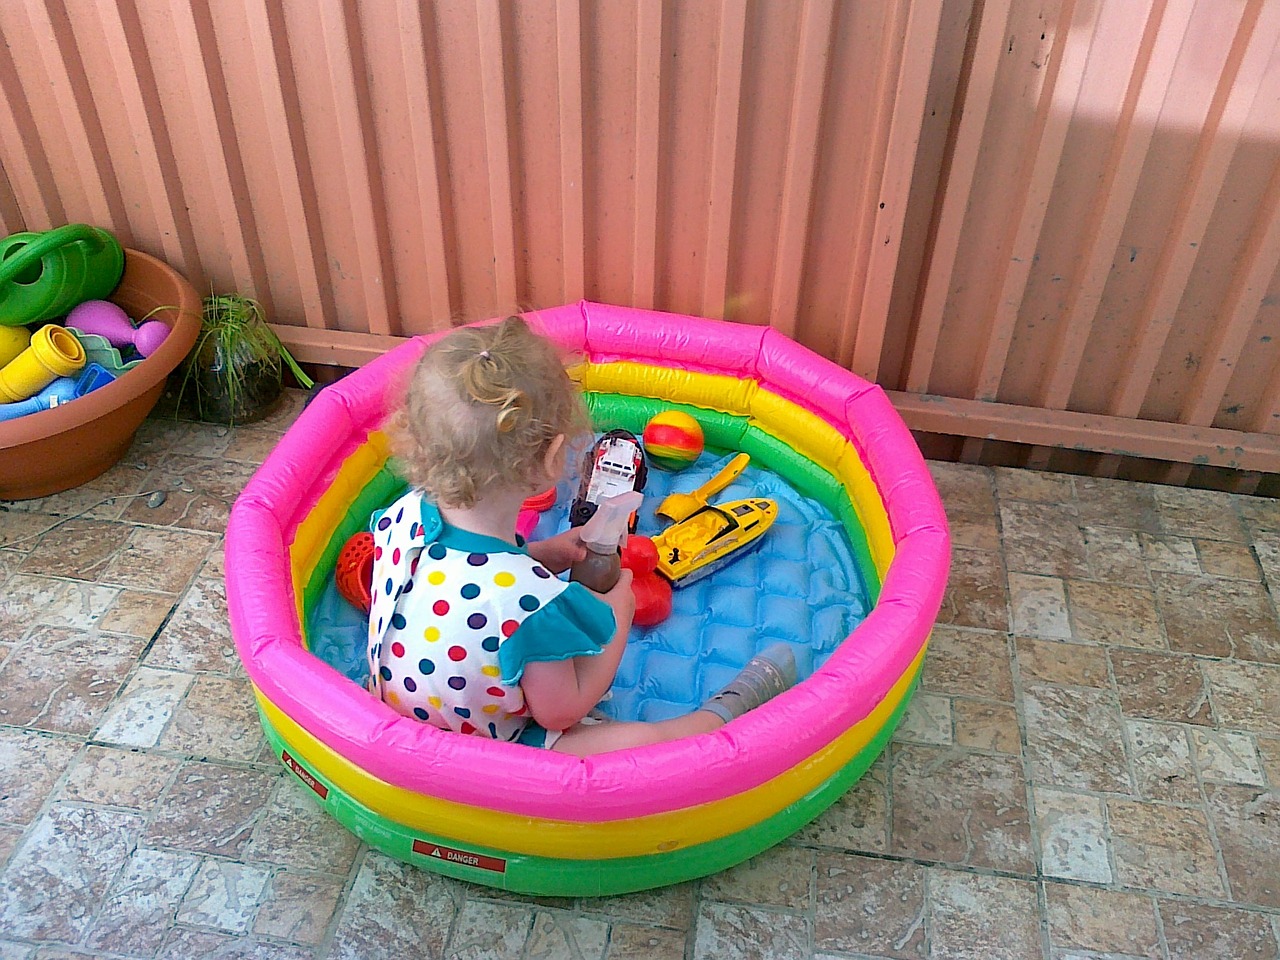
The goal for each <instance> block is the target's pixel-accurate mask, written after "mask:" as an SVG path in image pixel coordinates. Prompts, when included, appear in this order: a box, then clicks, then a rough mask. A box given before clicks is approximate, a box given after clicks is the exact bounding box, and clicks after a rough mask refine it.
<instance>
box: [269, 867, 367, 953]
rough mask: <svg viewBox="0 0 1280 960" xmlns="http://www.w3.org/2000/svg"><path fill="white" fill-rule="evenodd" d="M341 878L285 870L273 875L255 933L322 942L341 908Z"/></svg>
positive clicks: (282, 938) (308, 941) (301, 940)
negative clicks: (339, 903)
mask: <svg viewBox="0 0 1280 960" xmlns="http://www.w3.org/2000/svg"><path fill="white" fill-rule="evenodd" d="M344 886H345V882H344V881H343V879H342V878H341V877H332V876H325V875H323V874H314V873H294V872H293V871H291V870H282V871H280V872H279V873H277V874H276V875H275V876H274V877H272V878H271V883H270V885H269V886H268V888H267V891H266V893H265V894H264V895H263V898H262V904H261V906H260V907H259V908H258V914H257V916H256V917H255V918H254V921H253V932H254V933H257V934H261V935H263V936H268V937H277V938H279V939H281V940H291V941H293V942H294V943H309V944H319V943H320V942H321V941H322V940H324V935H325V932H326V931H327V930H328V928H329V923H330V921H331V920H332V919H333V917H334V914H335V913H336V911H337V908H338V902H339V900H340V899H341V897H342V893H343V887H344Z"/></svg>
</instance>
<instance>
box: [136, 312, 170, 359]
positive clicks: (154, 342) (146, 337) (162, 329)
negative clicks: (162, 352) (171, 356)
mask: <svg viewBox="0 0 1280 960" xmlns="http://www.w3.org/2000/svg"><path fill="white" fill-rule="evenodd" d="M168 335H169V326H168V324H165V323H161V322H160V321H159V320H148V321H147V322H146V323H144V324H143V325H142V326H140V327H139V328H138V329H137V330H135V331H133V345H134V346H135V347H137V348H138V352H139V353H140V354H142V355H143V356H144V357H149V356H151V355H152V354H153V353H155V352H156V351H157V350H159V349H160V344H162V343H164V338H165V337H167V336H168Z"/></svg>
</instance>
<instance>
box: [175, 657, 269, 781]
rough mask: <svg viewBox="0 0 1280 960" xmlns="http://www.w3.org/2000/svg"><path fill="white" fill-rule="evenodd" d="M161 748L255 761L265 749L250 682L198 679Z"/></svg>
mask: <svg viewBox="0 0 1280 960" xmlns="http://www.w3.org/2000/svg"><path fill="white" fill-rule="evenodd" d="M159 746H160V748H161V749H163V750H172V751H175V752H177V753H186V754H190V755H193V756H202V757H208V758H210V759H220V760H245V761H248V760H253V759H254V758H255V757H257V755H258V751H259V750H260V749H261V746H262V726H261V723H260V722H259V720H258V708H257V705H256V702H255V701H254V698H253V688H252V686H251V685H250V683H249V681H248V680H238V679H230V678H227V677H211V676H198V677H196V678H195V682H194V683H192V684H191V686H190V688H189V689H188V690H187V694H186V696H185V697H184V698H183V700H182V702H181V703H180V704H178V706H177V707H176V708H175V709H174V711H173V717H172V719H171V720H170V722H169V724H168V726H167V727H166V728H165V730H164V733H163V734H162V735H161V737H160V741H159Z"/></svg>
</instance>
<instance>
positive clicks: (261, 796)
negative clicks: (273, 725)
mask: <svg viewBox="0 0 1280 960" xmlns="http://www.w3.org/2000/svg"><path fill="white" fill-rule="evenodd" d="M279 777H280V774H278V773H270V774H267V773H258V772H257V771H254V770H238V769H235V768H232V767H223V766H219V765H218V764H213V763H201V762H191V763H186V764H183V766H182V767H181V768H180V769H179V770H178V773H177V776H176V778H175V780H174V783H173V785H172V786H171V787H170V788H169V789H168V790H167V791H166V793H165V795H164V796H163V797H162V798H161V799H160V801H159V802H158V803H157V804H156V806H155V808H154V812H153V813H152V816H151V820H150V823H149V824H148V826H147V832H146V842H147V843H148V844H151V845H154V846H160V847H168V848H172V849H176V850H187V851H191V852H193V853H207V854H213V855H216V856H223V857H232V858H238V857H241V856H243V855H244V851H245V848H246V847H247V846H248V844H249V837H250V835H251V833H252V831H253V828H254V826H255V824H256V823H257V821H258V818H259V817H260V816H261V815H262V812H263V808H264V807H265V806H266V804H267V800H268V798H269V797H270V794H271V789H272V787H274V786H275V783H276V780H277V779H278V778H279Z"/></svg>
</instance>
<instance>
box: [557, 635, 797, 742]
mask: <svg viewBox="0 0 1280 960" xmlns="http://www.w3.org/2000/svg"><path fill="white" fill-rule="evenodd" d="M795 682H796V661H795V656H794V654H792V652H791V648H790V647H788V646H787V645H786V644H785V643H775V644H773V645H772V646H770V647H767V648H766V649H764V650H762V651H760V653H758V654H756V655H755V656H754V657H752V658H751V661H750V662H749V663H748V664H747V665H746V666H745V667H743V668H742V671H741V672H740V673H739V674H738V675H737V676H736V677H734V678H733V680H732V682H730V683H729V684H728V685H727V686H726V687H725V688H724V689H723V690H721V691H720V692H719V693H717V694H716V695H715V696H714V697H712V698H711V699H710V700H708V701H707V702H706V703H704V704H703V705H702V706H701V707H700V708H699V709H697V710H695V711H693V713H687V714H685V715H684V716H683V717H675V718H674V719H671V720H659V721H657V722H656V723H635V722H619V723H608V722H606V723H593V724H582V723H579V724H575V725H574V726H572V727H570V728H569V729H568V730H566V731H565V732H564V733H563V734H561V735H560V739H559V740H557V741H556V742H555V745H554V746H553V747H552V749H553V750H559V751H560V752H561V753H572V754H575V755H576V756H579V757H586V756H590V755H592V754H596V753H608V752H609V751H610V750H626V749H627V748H629V747H642V746H645V745H647V744H650V743H665V742H666V741H668V740H678V739H679V738H680V737H692V736H696V735H698V734H700V733H710V732H711V731H713V730H718V729H719V728H720V727H722V726H724V725H725V724H726V723H728V722H729V721H730V720H733V719H736V718H737V717H740V716H742V715H743V714H744V713H746V712H747V711H748V710H754V709H755V708H756V707H758V706H760V705H761V704H763V703H766V702H768V701H769V700H772V699H773V698H774V697H776V696H777V695H778V694H780V693H781V692H782V691H783V690H786V689H787V688H788V687H790V686H791V685H792V684H793V683H795Z"/></svg>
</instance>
